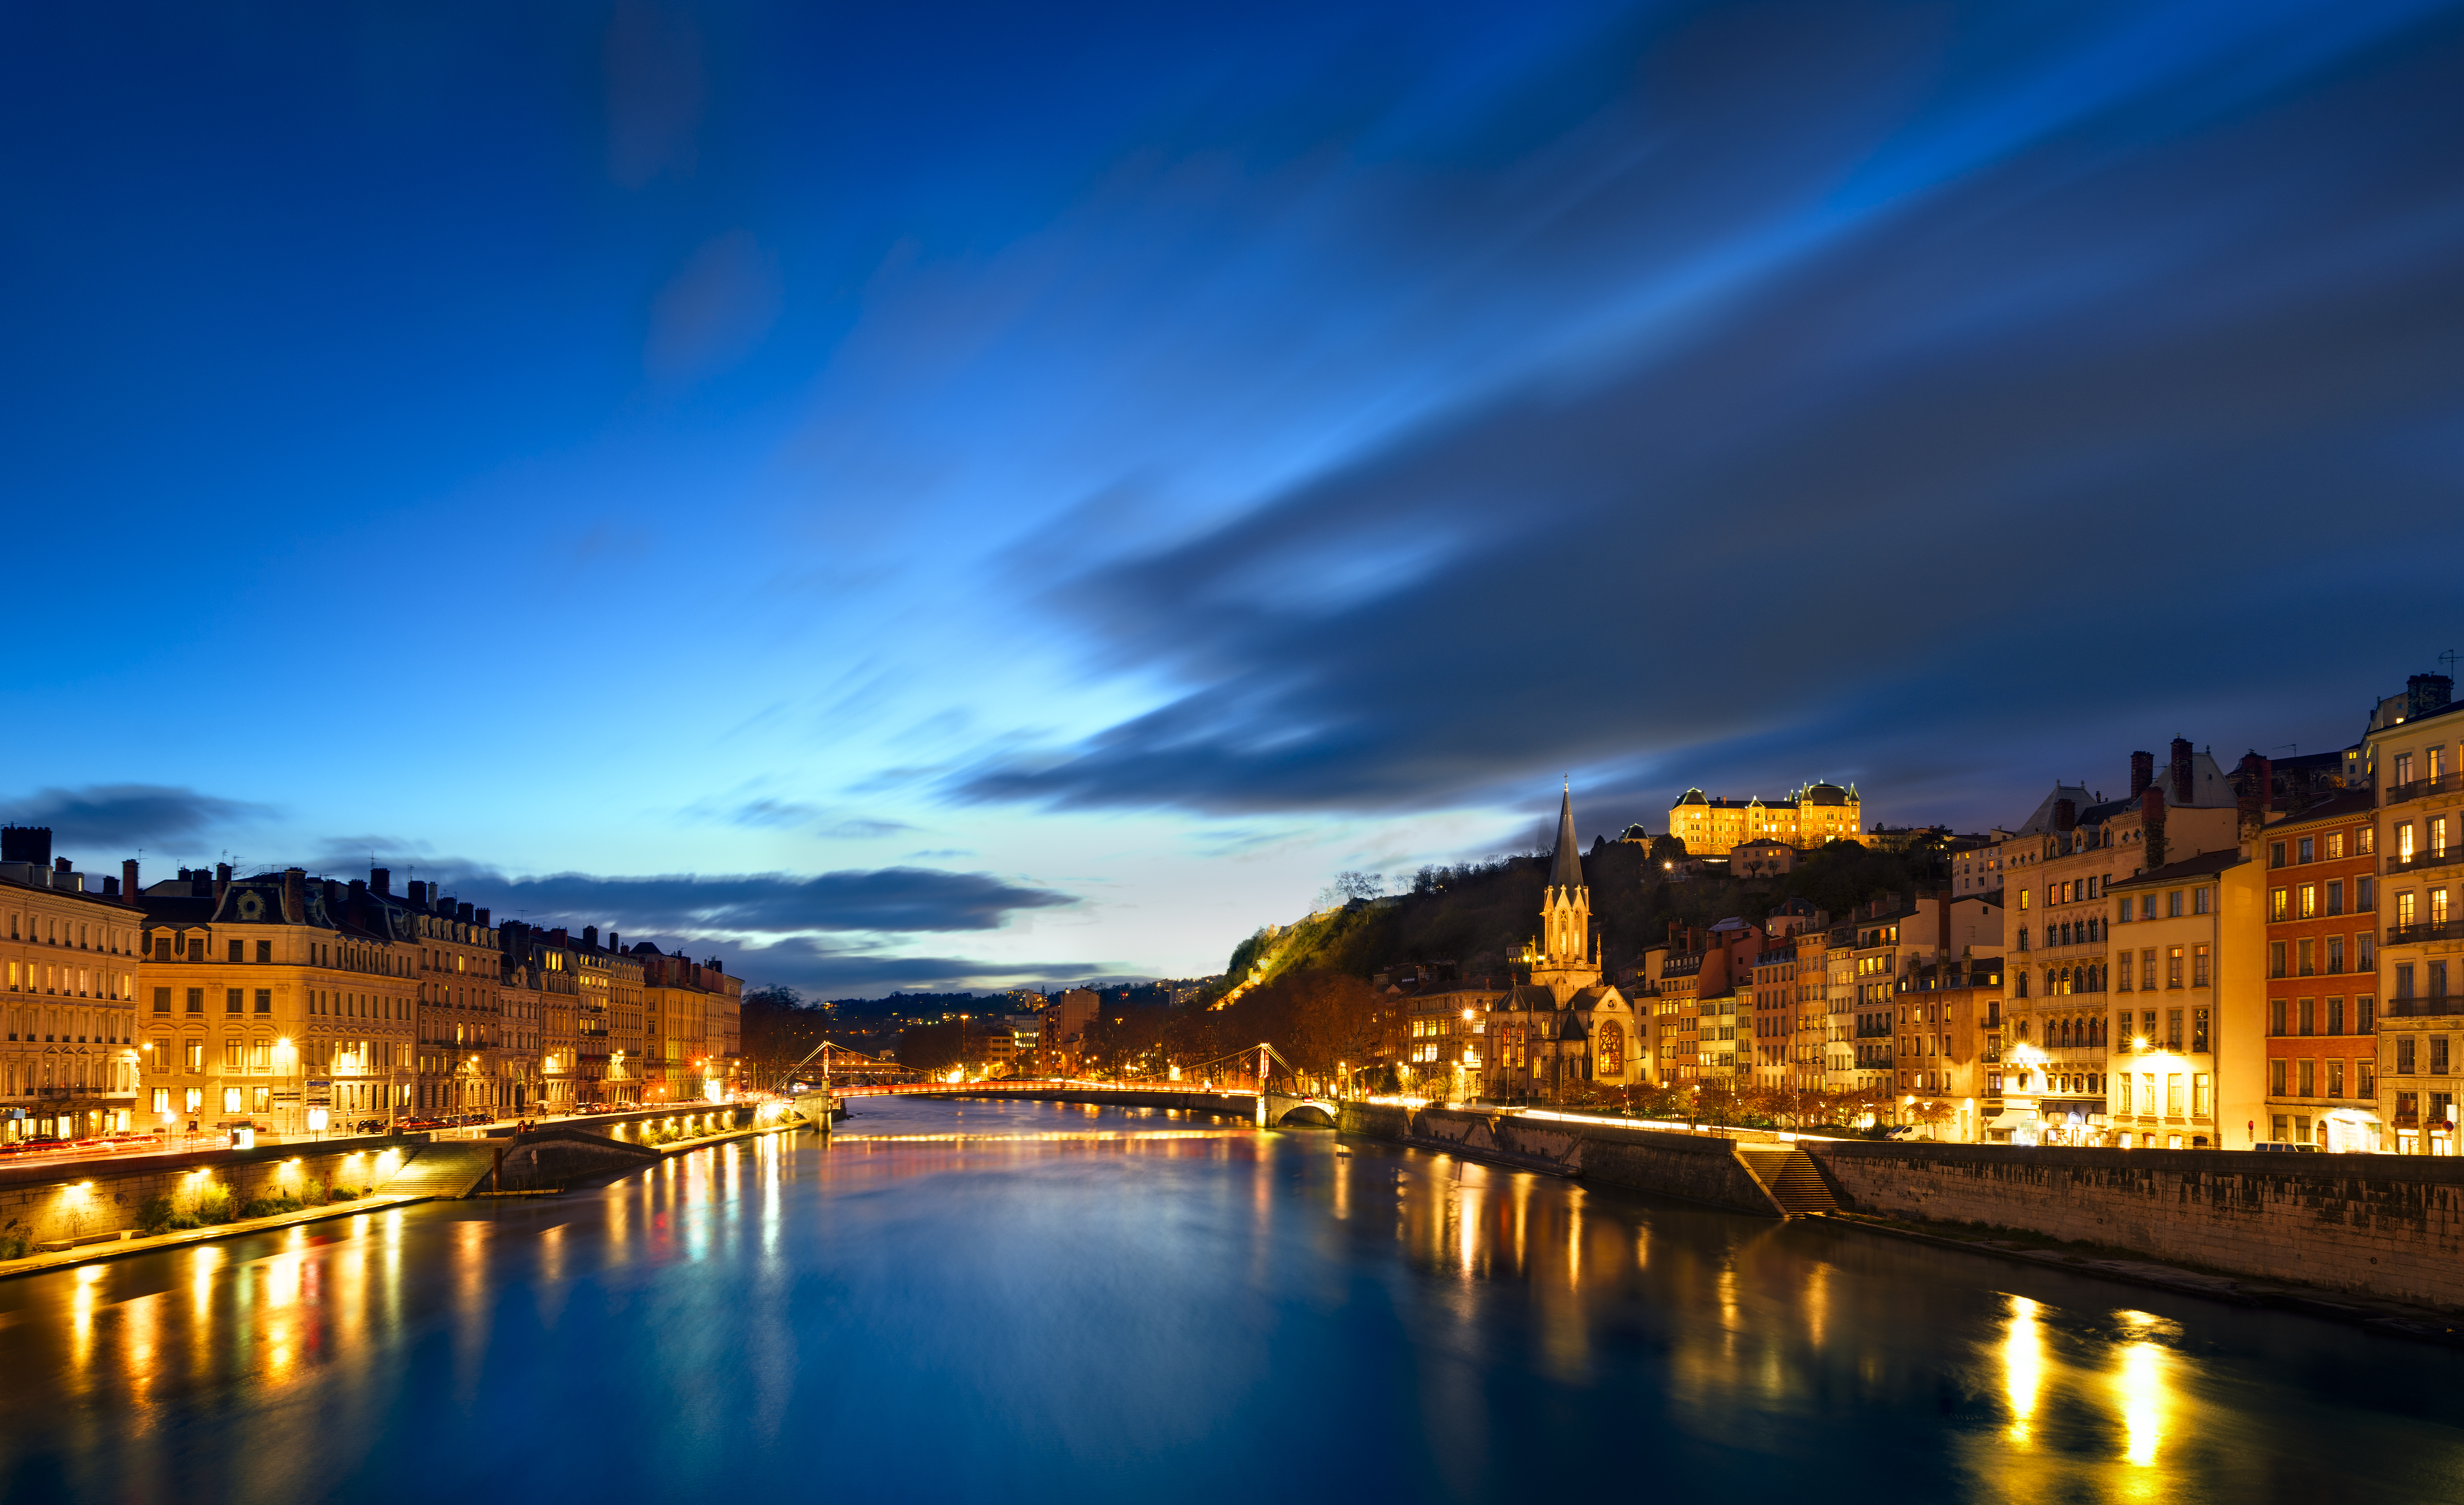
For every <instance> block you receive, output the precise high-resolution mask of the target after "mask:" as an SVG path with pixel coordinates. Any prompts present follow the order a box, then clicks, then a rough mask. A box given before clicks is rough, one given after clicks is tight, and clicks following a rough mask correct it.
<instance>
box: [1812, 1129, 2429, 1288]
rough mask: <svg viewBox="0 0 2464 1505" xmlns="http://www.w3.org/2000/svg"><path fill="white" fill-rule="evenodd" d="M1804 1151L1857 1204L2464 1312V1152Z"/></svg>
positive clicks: (1899, 1147)
mask: <svg viewBox="0 0 2464 1505" xmlns="http://www.w3.org/2000/svg"><path fill="white" fill-rule="evenodd" d="M1798 1143H1799V1144H1800V1145H1802V1146H1803V1148H1804V1149H1805V1150H1806V1151H1807V1152H1808V1153H1810V1154H1811V1155H1812V1156H1813V1157H1814V1160H1815V1164H1816V1165H1817V1166H1819V1167H1821V1168H1822V1171H1823V1174H1824V1176H1825V1178H1826V1179H1828V1180H1829V1181H1830V1182H1831V1185H1832V1189H1833V1191H1834V1193H1835V1194H1836V1195H1837V1197H1838V1199H1839V1203H1840V1206H1841V1207H1843V1208H1846V1209H1849V1210H1850V1211H1859V1212H1872V1213H1878V1214H1880V1215H1881V1216H1885V1217H1893V1218H1902V1219H1906V1220H1909V1221H1912V1222H1913V1221H1934V1222H1950V1223H1969V1224H1973V1223H1984V1224H1989V1225H1991V1226H1994V1227H1998V1228H2015V1229H2026V1230H2028V1231H2030V1232H2036V1233H2042V1234H2046V1235H2048V1236H2051V1237H2055V1238H2063V1239H2081V1240H2085V1241H2087V1242H2090V1243H2096V1244H2104V1245H2108V1246H2111V1247H2114V1248H2119V1249H2128V1250H2135V1251H2137V1252H2139V1253H2142V1254H2150V1255H2153V1256H2155V1257H2157V1258H2159V1259H2169V1260H2175V1261H2179V1262H2182V1263H2185V1264H2194V1265H2205V1266H2207V1267H2208V1268H2210V1269H2212V1270H2221V1271H2225V1272H2227V1273H2229V1274H2233V1275H2239V1276H2254V1277H2257V1278H2261V1279H2269V1280H2298V1281H2304V1282H2307V1283H2309V1284H2311V1285H2315V1286H2321V1287H2325V1288H2327V1289H2329V1290H2337V1291H2350V1292H2356V1293H2362V1294H2365V1295H2369V1296H2376V1297H2383V1298H2391V1299H2395V1300H2403V1301H2414V1302H2419V1303H2422V1304H2424V1305H2428V1306H2435V1307H2442V1308H2450V1309H2455V1308H2464V1159H2445V1158H2430V1157H2423V1156H2395V1155H2285V1154H2267V1153H2259V1152H2255V1151H2249V1150H2205V1149H2202V1150H2159V1149H2128V1150H2123V1149H2066V1148H2055V1147H2042V1148H2035V1149H2016V1150H2014V1149H2007V1148H1984V1147H1979V1146H1971V1145H1910V1144H1887V1143H1878V1142H1872V1141H1862V1140H1801V1141H1799V1142H1798Z"/></svg>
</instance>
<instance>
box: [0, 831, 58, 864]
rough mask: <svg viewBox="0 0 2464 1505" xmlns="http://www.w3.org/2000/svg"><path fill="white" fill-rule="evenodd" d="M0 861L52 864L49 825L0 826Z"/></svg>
mask: <svg viewBox="0 0 2464 1505" xmlns="http://www.w3.org/2000/svg"><path fill="white" fill-rule="evenodd" d="M0 862H26V863H29V864H31V865H33V866H35V867H49V866H51V865H52V828H51V827H50V826H0Z"/></svg>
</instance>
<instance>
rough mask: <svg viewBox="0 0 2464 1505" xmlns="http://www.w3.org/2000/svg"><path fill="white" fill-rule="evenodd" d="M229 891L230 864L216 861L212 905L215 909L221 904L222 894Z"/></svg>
mask: <svg viewBox="0 0 2464 1505" xmlns="http://www.w3.org/2000/svg"><path fill="white" fill-rule="evenodd" d="M229 892H231V864H230V863H229V862H216V863H215V864H214V907H215V908H216V909H220V908H221V907H222V906H223V895H225V894H227V893H229Z"/></svg>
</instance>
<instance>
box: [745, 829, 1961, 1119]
mask: <svg viewBox="0 0 2464 1505" xmlns="http://www.w3.org/2000/svg"><path fill="white" fill-rule="evenodd" d="M1682 855H1683V845H1682V843H1678V842H1677V841H1676V839H1675V838H1672V837H1665V836H1663V837H1658V838H1655V839H1653V840H1652V841H1651V842H1650V843H1649V844H1647V845H1646V844H1645V843H1642V842H1639V841H1610V840H1607V839H1606V838H1601V839H1599V840H1595V841H1594V842H1593V844H1592V846H1591V849H1590V851H1589V852H1588V853H1586V854H1585V856H1584V868H1585V876H1586V878H1587V879H1588V881H1589V883H1590V887H1591V901H1592V914H1593V918H1594V920H1595V923H1596V925H1597V927H1598V930H1599V937H1600V947H1601V961H1602V964H1603V967H1604V970H1605V971H1606V973H1607V975H1608V976H1609V977H1611V978H1613V979H1615V980H1617V981H1618V982H1619V983H1620V984H1630V983H1631V982H1632V980H1633V978H1634V976H1635V974H1636V971H1637V970H1638V968H1639V964H1640V961H1641V956H1642V950H1643V948H1644V947H1645V946H1648V945H1652V944H1659V943H1664V942H1665V940H1666V938H1667V935H1668V930H1669V927H1670V926H1671V925H1683V926H1691V927H1709V926H1711V925H1712V924H1714V923H1716V922H1717V921H1719V920H1720V919H1722V918H1724V917H1726V916H1728V915H1734V914H1757V913H1763V912H1767V911H1768V910H1770V909H1771V908H1773V907H1776V906H1777V905H1779V904H1781V903H1783V902H1785V901H1787V900H1790V899H1803V900H1805V901H1806V902H1807V903H1809V904H1811V905H1814V906H1815V907H1816V908H1821V909H1828V910H1831V911H1832V912H1834V913H1846V912H1848V911H1849V910H1851V909H1853V908H1855V907H1856V906H1857V905H1859V904H1860V903H1862V902H1864V901H1865V900H1867V899H1869V898H1872V897H1874V896H1876V895H1879V894H1883V893H1892V892H1896V893H1908V892H1914V891H1921V890H1924V889H1929V888H1935V887H1939V886H1942V885H1943V884H1945V883H1947V882H1948V878H1949V862H1948V858H1947V855H1946V853H1945V852H1944V850H1943V848H1942V846H1941V844H1940V841H1939V840H1938V839H1927V838H1925V837H1920V838H1919V839H1918V840H1916V841H1915V842H1914V844H1912V845H1911V846H1910V847H1909V848H1908V850H1906V851H1905V852H1903V853H1895V852H1889V851H1883V850H1881V849H1879V848H1875V847H1868V846H1864V845H1861V844H1859V843H1858V842H1855V841H1834V842H1832V843H1830V844H1829V845H1827V846H1824V847H1822V848H1820V849H1818V850H1816V851H1814V852H1811V853H1808V854H1807V855H1806V857H1805V859H1804V860H1803V861H1802V862H1800V863H1799V864H1798V865H1797V866H1795V867H1794V868H1793V870H1791V871H1790V872H1787V873H1785V874H1776V875H1759V874H1750V873H1748V874H1734V875H1730V876H1727V877H1709V876H1695V877H1692V878H1690V879H1689V880H1687V881H1685V882H1682V883H1680V882H1671V881H1669V880H1667V879H1666V878H1664V877H1661V876H1659V875H1660V874H1661V873H1662V872H1663V871H1664V869H1663V868H1662V865H1661V864H1662V863H1663V862H1666V861H1668V860H1670V859H1671V858H1674V857H1679V856H1682ZM1550 862H1551V853H1550V852H1548V851H1545V850H1542V849H1540V848H1539V847H1538V846H1537V845H1536V844H1535V846H1534V847H1533V848H1532V849H1530V850H1527V851H1523V852H1517V853H1512V854H1508V855H1505V856H1501V857H1495V858H1491V859H1488V860H1486V861H1483V862H1466V863H1463V864H1460V865H1455V866H1445V867H1436V866H1432V867H1424V868H1422V869H1421V870H1420V871H1419V873H1418V874H1417V875H1416V876H1415V878H1414V880H1413V883H1412V884H1411V886H1410V887H1409V888H1408V889H1405V890H1402V891H1399V892H1394V893H1389V892H1386V891H1385V884H1384V883H1381V882H1380V881H1378V880H1376V879H1375V878H1368V877H1364V876H1363V875H1359V874H1346V875H1344V877H1343V878H1342V879H1341V880H1339V881H1338V883H1337V885H1336V886H1335V887H1334V888H1332V889H1331V890H1330V891H1329V892H1328V893H1326V894H1322V895H1321V896H1320V899H1319V907H1318V908H1317V910H1316V911H1315V912H1313V913H1312V914H1310V915H1309V916H1308V917H1306V918H1304V919H1302V920H1299V921H1297V922H1295V923H1293V924H1290V925H1285V926H1267V927H1262V928H1261V929H1259V930H1258V931H1257V932H1256V933H1255V934H1252V935H1250V936H1249V937H1247V938H1246V939H1244V940H1243V941H1242V942H1241V943H1240V945H1239V946H1237V947H1236V948H1234V949H1233V952H1232V954H1231V956H1230V958H1229V959H1228V960H1227V963H1226V965H1225V968H1224V971H1223V976H1222V979H1221V981H1219V982H1218V983H1216V984H1214V985H1212V986H1210V987H1208V988H1206V989H1203V990H1201V991H1199V992H1198V993H1197V994H1195V995H1194V996H1190V997H1188V998H1187V999H1186V1000H1185V1001H1183V1002H1181V1003H1179V1004H1177V1005H1166V1004H1163V1003H1161V1002H1155V1003H1139V1002H1133V1001H1129V1000H1128V999H1121V998H1118V997H1117V996H1116V993H1108V994H1107V995H1106V1007H1105V1008H1104V1009H1103V1010H1102V1011H1101V1012H1100V1013H1099V1014H1098V1015H1097V1017H1096V1018H1095V1019H1094V1021H1093V1022H1092V1023H1091V1024H1090V1025H1089V1027H1088V1030H1087V1033H1086V1036H1085V1038H1084V1039H1083V1041H1082V1042H1081V1045H1080V1048H1079V1050H1078V1052H1077V1058H1076V1060H1075V1061H1074V1063H1073V1066H1072V1069H1073V1071H1074V1072H1075V1074H1076V1075H1079V1076H1082V1077H1089V1078H1100V1079H1111V1080H1167V1079H1169V1078H1170V1077H1171V1076H1172V1073H1173V1070H1174V1069H1175V1068H1179V1069H1180V1070H1181V1071H1182V1072H1183V1073H1184V1075H1185V1074H1187V1073H1188V1072H1189V1071H1191V1070H1193V1069H1195V1068H1198V1067H1200V1066H1203V1065H1205V1064H1206V1063H1209V1062H1221V1061H1222V1060H1224V1059H1225V1058H1229V1057H1235V1056H1237V1055H1238V1054H1239V1053H1240V1052H1241V1051H1243V1050H1244V1049H1254V1048H1255V1046H1256V1045H1257V1044H1258V1042H1260V1041H1265V1042H1267V1043H1270V1044H1272V1045H1273V1046H1274V1047H1275V1049H1276V1050H1277V1052H1279V1053H1280V1054H1281V1055H1282V1056H1283V1057H1284V1058H1286V1059H1287V1060H1288V1061H1289V1062H1290V1063H1291V1065H1292V1067H1293V1068H1294V1069H1295V1070H1296V1071H1297V1072H1298V1073H1299V1074H1300V1075H1301V1076H1302V1077H1303V1078H1304V1079H1307V1080H1308V1081H1309V1084H1310V1085H1313V1086H1316V1087H1319V1088H1336V1089H1339V1090H1344V1091H1349V1092H1354V1093H1375V1092H1384V1091H1393V1090H1396V1088H1397V1085H1398V1083H1397V1079H1396V1077H1395V1073H1394V1069H1393V1063H1394V1062H1395V1061H1396V1060H1397V1058H1398V1057H1399V1055H1400V1046H1401V1044H1402V1042H1403V1041H1404V1040H1405V1039H1406V1038H1407V1037H1408V1035H1409V1030H1410V1017H1409V1013H1408V1009H1409V999H1408V998H1406V997H1401V996H1397V995H1395V994H1393V993H1390V992H1388V991H1387V990H1386V989H1384V988H1381V987H1378V986H1376V985H1375V983H1373V981H1372V978H1373V977H1375V976H1376V975H1377V974H1379V973H1391V972H1394V971H1398V970H1400V969H1404V968H1409V967H1415V966H1420V967H1425V966H1429V965H1431V964H1437V963H1441V962H1442V963H1443V964H1445V965H1447V966H1448V967H1449V968H1450V970H1451V971H1453V973H1454V974H1455V975H1456V976H1458V977H1460V978H1461V979H1462V980H1463V981H1464V982H1466V983H1478V982H1481V981H1483V980H1485V981H1486V982H1487V983H1488V984H1489V985H1491V986H1497V987H1505V986H1507V985H1510V984H1511V983H1512V982H1514V981H1515V980H1517V979H1516V975H1515V973H1516V968H1515V965H1514V962H1513V958H1515V957H1516V956H1518V955H1519V954H1520V953H1521V951H1522V949H1523V947H1524V944H1525V942H1526V941H1527V940H1529V938H1530V936H1531V934H1532V931H1533V929H1534V927H1535V924H1536V920H1537V916H1538V914H1539V911H1540V907H1541V902H1542V892H1541V891H1542V889H1543V887H1544V886H1545V885H1546V883H1547V881H1548V876H1549V867H1550ZM1130 997H1131V998H1134V997H1135V994H1131V995H1130ZM924 1001H925V1000H924V999H921V998H918V997H917V996H915V995H907V996H905V997H898V998H891V999H885V1000H882V1001H881V1003H880V1004H879V1005H878V1007H879V1008H880V1009H881V1010H883V1011H885V1012H883V1013H882V1014H877V1015H869V1014H865V1013H863V1012H861V1011H860V1010H858V1009H856V1008H853V1007H851V1006H847V1005H835V1006H833V1005H817V1004H809V1003H806V1002H804V1001H803V1000H802V999H801V998H798V997H797V996H796V995H795V994H794V992H792V990H785V989H768V990H759V991H756V992H748V993H747V994H746V995H745V999H744V1033H743V1040H744V1055H745V1063H746V1066H747V1068H748V1071H749V1072H750V1073H751V1074H752V1075H753V1080H765V1077H766V1076H769V1075H775V1073H776V1072H777V1071H780V1070H783V1069H785V1068H786V1067H787V1066H788V1065H790V1064H792V1063H793V1062H794V1061H795V1060H797V1059H798V1058H801V1057H802V1056H803V1055H804V1054H805V1053H806V1052H807V1051H809V1050H811V1049H812V1048H813V1046H815V1045H817V1044H819V1043H820V1042H821V1040H822V1038H823V1037H824V1036H828V1037H829V1038H830V1039H831V1040H832V1041H833V1042H834V1043H836V1044H839V1045H843V1046H846V1047H847V1048H849V1049H852V1050H856V1051H861V1052H864V1053H866V1054H868V1055H872V1056H877V1057H889V1058H895V1060H896V1061H897V1063H898V1064H899V1065H900V1066H902V1067H907V1068H910V1069H912V1070H913V1071H915V1072H917V1073H919V1074H921V1075H926V1076H938V1075H942V1074H944V1073H946V1072H947V1071H948V1070H950V1069H951V1068H952V1067H963V1068H965V1069H966V1070H967V1071H968V1073H969V1075H974V1074H975V1073H976V1072H977V1071H979V1070H981V1069H985V1068H986V1067H987V1066H989V1065H990V1064H991V1059H992V1057H991V1053H989V1052H987V1051H985V1050H983V1049H982V1048H981V1046H982V1044H983V1042H984V1040H985V1039H986V1037H987V1036H988V1035H989V1031H986V1030H985V1029H984V1028H983V1023H988V1022H989V1021H990V1019H992V1018H994V1017H998V1016H1001V1015H1003V1014H1005V1013H1006V1012H1007V1011H1008V1009H1009V1008H1010V1007H1011V1005H1010V1001H1009V999H1008V998H1007V997H1006V996H1004V995H999V994H995V995H989V996H983V997H974V996H971V995H963V994H961V995H942V996H941V997H939V998H938V999H937V1000H935V1001H937V1002H939V1003H940V1004H941V1006H942V1007H943V1008H945V1009H948V1010H950V1011H951V1012H953V1013H956V1012H966V1011H967V1010H969V1009H972V1010H973V1012H974V1013H975V1014H976V1015H977V1018H978V1019H979V1020H980V1021H983V1023H977V1024H975V1025H973V1026H968V1025H962V1024H960V1023H959V1022H957V1021H956V1020H952V1021H951V1022H947V1023H936V1024H929V1025H921V1026H909V1025H904V1024H902V1023H901V1022H900V1021H899V1020H898V1019H897V1018H896V1017H895V1016H893V1015H892V1014H890V1013H889V1012H887V1011H891V1010H897V1011H904V1012H906V1013H908V1014H910V1015H911V1016H912V1015H913V1012H914V1011H915V1009H916V1007H917V1005H918V1004H919V1003H922V1002H924ZM970 1027H972V1028H974V1029H975V1030H976V1031H978V1034H977V1036H976V1037H975V1040H974V1042H973V1045H972V1047H971V1045H970V1043H969V1042H968V1040H967V1039H966V1037H965V1031H966V1030H967V1029H968V1028H970ZM1033 1069H1034V1067H1033V1063H1032V1062H1029V1061H1022V1062H1021V1063H1020V1065H1019V1067H1018V1068H1017V1072H1018V1074H1021V1075H1024V1074H1028V1073H1030V1072H1031V1071H1032V1070H1033ZM1554 1101H1558V1102H1560V1103H1563V1104H1565V1105H1568V1106H1589V1107H1595V1108H1598V1109H1603V1110H1606V1111H1611V1112H1619V1113H1632V1114H1635V1115H1638V1116H1641V1117H1649V1118H1655V1119H1677V1120H1692V1121H1694V1122H1698V1123H1705V1124H1731V1125H1739V1126H1756V1127H1777V1128H1795V1127H1813V1126H1817V1125H1824V1124H1844V1123H1855V1122H1858V1121H1859V1120H1860V1119H1864V1118H1866V1117H1867V1116H1869V1115H1870V1114H1872V1113H1873V1111H1874V1110H1876V1109H1878V1108H1881V1107H1883V1106H1886V1105H1889V1106H1894V1107H1895V1108H1896V1112H1895V1113H1894V1114H1893V1115H1892V1116H1893V1117H1896V1118H1898V1119H1900V1120H1901V1121H1903V1122H1905V1121H1908V1120H1914V1121H1916V1122H1920V1123H1923V1122H1929V1121H1933V1122H1938V1121H1940V1120H1941V1119H1944V1118H1947V1117H1948V1116H1950V1115H1951V1114H1953V1113H1954V1112H1955V1108H1954V1106H1953V1105H1952V1104H1951V1103H1949V1102H1947V1101H1943V1102H1928V1101H1925V1100H1923V1099H1919V1100H1918V1101H1916V1102H1915V1103H1913V1104H1907V1103H1903V1102H1902V1101H1900V1100H1898V1099H1896V1098H1892V1097H1890V1096H1889V1095H1887V1094H1879V1093H1878V1094H1857V1093H1839V1092H1821V1091H1791V1090H1786V1089H1781V1088H1772V1087H1764V1086H1758V1085H1755V1084H1751V1083H1739V1084H1736V1085H1727V1084H1718V1083H1705V1084H1703V1085H1701V1086H1699V1087H1694V1086H1686V1087H1658V1086H1650V1085H1640V1084H1639V1085H1635V1086H1631V1087H1619V1086H1617V1085H1614V1084H1610V1085H1605V1086H1603V1085H1600V1084H1595V1083H1591V1082H1577V1083H1569V1084H1568V1086H1567V1089H1566V1090H1565V1092H1564V1094H1563V1095H1562V1096H1560V1097H1559V1098H1557V1099H1555V1100H1554Z"/></svg>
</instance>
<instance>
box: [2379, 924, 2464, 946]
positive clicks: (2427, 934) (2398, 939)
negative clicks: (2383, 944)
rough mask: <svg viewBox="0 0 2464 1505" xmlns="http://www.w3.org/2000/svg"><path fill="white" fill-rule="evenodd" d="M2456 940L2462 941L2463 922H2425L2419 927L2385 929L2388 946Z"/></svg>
mask: <svg viewBox="0 0 2464 1505" xmlns="http://www.w3.org/2000/svg"><path fill="white" fill-rule="evenodd" d="M2458 940H2464V920H2449V921H2447V922H2446V923H2444V924H2439V923H2436V922H2426V923H2424V924H2420V925H2391V926H2388V927H2387V944H2388V945H2389V946H2418V945H2420V944H2421V943H2422V942H2424V941H2458Z"/></svg>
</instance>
